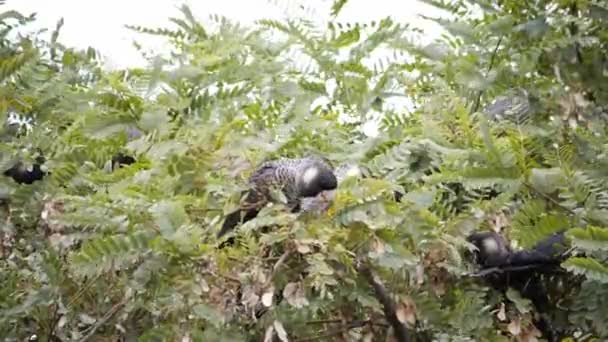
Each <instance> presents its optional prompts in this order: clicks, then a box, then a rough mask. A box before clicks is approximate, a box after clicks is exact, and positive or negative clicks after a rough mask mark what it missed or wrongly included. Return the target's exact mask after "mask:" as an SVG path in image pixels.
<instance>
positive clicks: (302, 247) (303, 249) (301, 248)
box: [295, 240, 311, 254]
mask: <svg viewBox="0 0 608 342" xmlns="http://www.w3.org/2000/svg"><path fill="white" fill-rule="evenodd" d="M295 244H296V250H297V251H298V253H300V254H308V253H310V252H311V249H310V246H309V245H308V244H307V243H304V242H303V241H298V240H296V241H295Z"/></svg>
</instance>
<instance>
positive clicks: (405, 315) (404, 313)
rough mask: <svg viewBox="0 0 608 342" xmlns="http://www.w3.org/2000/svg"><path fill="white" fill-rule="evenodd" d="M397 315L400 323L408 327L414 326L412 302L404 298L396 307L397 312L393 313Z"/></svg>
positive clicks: (414, 314) (413, 306) (414, 312)
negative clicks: (406, 324)
mask: <svg viewBox="0 0 608 342" xmlns="http://www.w3.org/2000/svg"><path fill="white" fill-rule="evenodd" d="M395 313H396V314H397V319H398V320H399V321H400V322H401V323H408V324H409V325H414V324H416V306H415V304H414V302H413V301H412V300H411V299H409V298H405V299H404V300H402V301H401V303H399V304H398V305H397V310H396V312H395Z"/></svg>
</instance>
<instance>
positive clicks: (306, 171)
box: [217, 156, 338, 238]
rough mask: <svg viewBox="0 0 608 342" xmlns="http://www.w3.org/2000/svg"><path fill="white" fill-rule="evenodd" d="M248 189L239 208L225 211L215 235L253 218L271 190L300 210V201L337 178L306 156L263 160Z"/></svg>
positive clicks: (323, 164)
mask: <svg viewBox="0 0 608 342" xmlns="http://www.w3.org/2000/svg"><path fill="white" fill-rule="evenodd" d="M249 185H250V189H249V190H247V191H246V192H245V194H244V200H243V201H242V202H241V205H240V207H239V209H237V210H236V211H234V212H232V213H230V214H228V215H227V216H226V219H225V220H224V224H223V225H222V229H220V231H219V232H218V234H217V237H218V238H219V237H221V236H223V235H224V234H226V233H228V232H229V231H231V230H232V229H234V227H236V225H237V224H239V222H241V221H243V222H246V221H248V220H251V219H253V218H254V217H256V215H257V214H258V212H259V211H260V210H261V209H262V208H263V207H264V206H265V205H266V204H267V203H268V202H270V201H272V195H271V191H272V189H277V190H280V191H282V193H283V195H284V196H285V198H286V199H287V206H288V207H289V208H291V210H292V211H294V212H295V211H298V210H300V200H301V199H302V198H306V197H315V196H317V195H318V194H319V193H321V192H323V191H327V190H333V189H335V188H336V187H337V185H338V181H337V179H336V176H335V175H334V173H333V170H332V168H331V166H330V165H329V164H328V163H326V162H325V161H324V160H322V159H321V158H318V157H313V156H308V157H304V158H298V159H289V158H280V159H277V160H272V161H268V162H265V163H263V164H262V165H261V166H260V167H259V168H258V169H257V170H256V171H255V172H254V173H253V174H252V175H251V177H250V178H249Z"/></svg>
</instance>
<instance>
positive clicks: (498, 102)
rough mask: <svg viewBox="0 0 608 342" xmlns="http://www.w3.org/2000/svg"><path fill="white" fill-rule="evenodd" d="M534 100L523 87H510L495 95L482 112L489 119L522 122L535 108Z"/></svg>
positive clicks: (528, 117)
mask: <svg viewBox="0 0 608 342" xmlns="http://www.w3.org/2000/svg"><path fill="white" fill-rule="evenodd" d="M531 100H532V101H531ZM534 100H535V99H534V98H531V97H530V95H529V94H528V92H527V91H526V90H525V89H519V88H518V89H510V90H508V91H507V92H506V93H504V94H503V95H501V96H498V97H496V98H495V99H494V101H492V103H491V104H490V105H488V106H487V107H486V108H485V109H484V112H485V114H486V115H487V117H488V118H489V119H490V120H494V121H498V122H500V121H503V120H507V121H511V122H514V123H516V124H523V123H525V122H527V121H528V120H529V119H530V115H531V114H532V112H533V110H535V101H534Z"/></svg>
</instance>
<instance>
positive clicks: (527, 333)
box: [521, 324, 542, 342]
mask: <svg viewBox="0 0 608 342" xmlns="http://www.w3.org/2000/svg"><path fill="white" fill-rule="evenodd" d="M541 336H542V333H541V332H540V331H539V330H538V329H537V328H536V326H534V324H530V325H528V326H527V327H526V328H525V329H524V331H523V332H522V334H521V340H522V341H523V342H538V339H539V338H540V337H541Z"/></svg>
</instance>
